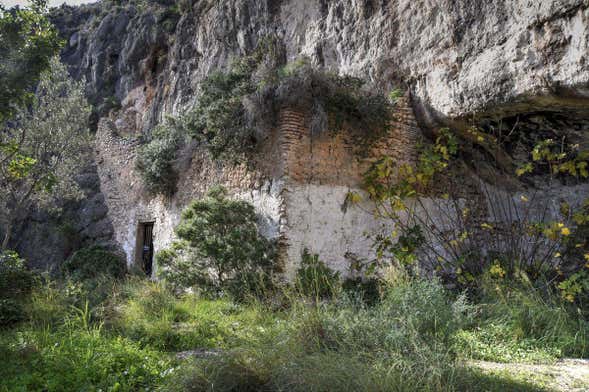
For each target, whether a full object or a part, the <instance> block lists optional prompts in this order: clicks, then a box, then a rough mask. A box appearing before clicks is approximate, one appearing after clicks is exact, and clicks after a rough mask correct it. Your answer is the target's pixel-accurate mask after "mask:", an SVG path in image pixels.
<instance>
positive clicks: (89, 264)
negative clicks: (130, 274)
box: [61, 246, 127, 281]
mask: <svg viewBox="0 0 589 392" xmlns="http://www.w3.org/2000/svg"><path fill="white" fill-rule="evenodd" d="M61 269H62V271H63V273H64V274H65V275H66V276H68V277H70V278H72V279H74V280H76V281H88V280H92V279H97V278H99V277H100V276H108V277H109V278H114V279H121V278H122V277H123V276H124V275H125V273H126V271H127V267H126V265H125V261H124V260H123V259H122V258H121V257H119V256H118V255H115V254H114V253H112V252H109V251H108V250H106V249H104V248H102V247H99V246H91V247H89V248H84V249H81V250H79V251H77V252H75V253H74V254H73V255H72V256H71V257H70V258H69V259H67V260H66V261H65V262H64V263H63V264H62V266H61Z"/></svg>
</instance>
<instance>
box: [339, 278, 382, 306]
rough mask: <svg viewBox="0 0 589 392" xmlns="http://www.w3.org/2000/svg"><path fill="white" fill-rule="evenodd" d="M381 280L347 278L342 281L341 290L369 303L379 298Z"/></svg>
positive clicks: (371, 303)
mask: <svg viewBox="0 0 589 392" xmlns="http://www.w3.org/2000/svg"><path fill="white" fill-rule="evenodd" d="M381 288H382V282H381V281H380V280H379V279H377V278H369V279H363V278H347V279H345V280H344V281H343V283H342V290H343V291H344V292H345V293H347V294H348V295H350V296H353V297H356V298H359V299H360V300H362V301H363V302H365V303H366V304H369V305H374V304H376V303H377V302H379V301H380V299H381Z"/></svg>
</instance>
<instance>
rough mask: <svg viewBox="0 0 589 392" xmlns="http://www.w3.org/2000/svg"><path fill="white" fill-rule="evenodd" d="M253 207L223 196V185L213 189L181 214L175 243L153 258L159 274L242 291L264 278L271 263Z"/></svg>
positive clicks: (186, 282)
mask: <svg viewBox="0 0 589 392" xmlns="http://www.w3.org/2000/svg"><path fill="white" fill-rule="evenodd" d="M256 221H257V219H256V214H255V211H254V207H253V206H252V205H251V204H250V203H248V202H246V201H243V200H232V199H229V198H227V194H226V191H225V189H223V188H221V187H216V188H213V189H212V190H211V191H209V193H208V194H207V197H206V198H204V199H201V200H196V201H194V202H192V204H190V205H189V206H188V207H187V208H186V209H185V210H184V211H183V213H182V219H181V221H180V224H179V225H178V227H177V228H176V234H177V236H178V238H179V239H180V241H176V242H175V243H174V244H173V245H172V249H171V250H164V251H161V252H159V253H158V255H157V256H156V259H157V262H158V265H159V266H160V267H162V270H161V272H160V275H161V276H162V277H163V278H164V279H166V280H167V281H168V282H170V283H172V284H174V285H176V286H179V287H180V288H188V287H195V286H199V287H200V288H201V289H204V290H208V291H214V292H219V291H222V290H225V289H227V290H229V291H230V292H231V293H232V294H234V295H237V296H240V295H243V293H242V292H241V291H248V290H251V289H252V288H253V287H252V286H253V285H255V284H257V283H259V281H260V280H261V279H262V280H263V279H265V278H267V277H268V276H269V275H268V274H267V273H268V272H270V271H271V269H272V267H273V263H272V261H273V249H272V246H271V244H270V242H269V241H268V240H267V239H266V238H264V237H263V236H262V235H260V233H259V231H258V227H257V224H256Z"/></svg>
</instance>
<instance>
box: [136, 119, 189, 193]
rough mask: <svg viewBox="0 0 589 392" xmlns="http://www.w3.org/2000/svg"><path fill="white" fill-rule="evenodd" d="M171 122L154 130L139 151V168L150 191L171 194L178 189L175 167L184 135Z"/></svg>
mask: <svg viewBox="0 0 589 392" xmlns="http://www.w3.org/2000/svg"><path fill="white" fill-rule="evenodd" d="M172 124H173V123H172V122H170V124H168V125H167V126H164V125H160V126H158V127H156V128H155V129H154V130H153V133H152V136H151V140H150V141H149V142H148V143H147V144H144V145H143V146H141V147H140V148H139V150H138V152H137V169H138V170H139V172H140V173H141V176H142V178H143V183H144V184H145V187H146V188H147V190H148V191H150V192H152V193H156V194H157V193H161V194H164V195H171V194H173V193H174V192H175V191H176V182H177V180H178V172H177V169H176V168H175V167H174V161H175V160H176V157H177V153H178V150H179V149H180V148H182V146H183V145H184V137H183V136H182V135H181V134H180V133H179V132H178V130H177V129H176V128H175V127H174V126H173V125H172Z"/></svg>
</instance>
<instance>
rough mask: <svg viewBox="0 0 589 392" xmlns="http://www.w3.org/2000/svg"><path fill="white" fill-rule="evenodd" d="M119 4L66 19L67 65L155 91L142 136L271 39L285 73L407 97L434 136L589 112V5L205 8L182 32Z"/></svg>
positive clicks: (92, 80) (247, 4)
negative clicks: (348, 81) (444, 123)
mask: <svg viewBox="0 0 589 392" xmlns="http://www.w3.org/2000/svg"><path fill="white" fill-rule="evenodd" d="M109 4H110V3H108V2H104V3H103V4H98V5H90V6H85V7H81V8H63V9H61V11H60V12H61V16H60V17H56V18H55V21H56V23H57V25H58V27H59V28H60V30H61V31H62V32H63V34H64V35H65V37H66V38H67V41H68V45H67V48H66V49H65V51H64V60H65V61H66V62H67V63H68V64H70V66H71V68H72V70H73V72H74V75H76V76H85V77H86V78H87V80H88V82H89V92H90V93H91V94H93V95H101V97H102V98H103V99H104V98H107V97H106V94H110V93H112V94H114V95H115V97H116V98H117V99H118V100H119V101H121V102H122V101H124V100H125V98H126V97H127V96H128V95H129V93H130V92H131V91H133V90H134V89H136V88H137V87H138V86H143V88H144V89H147V90H150V89H152V92H146V93H145V94H143V95H142V96H141V97H137V98H135V99H136V100H137V99H140V100H145V101H146V102H145V104H144V105H143V106H144V112H145V113H144V117H145V121H144V122H143V124H141V125H144V124H147V125H148V126H150V125H153V122H154V121H156V120H157V119H158V118H161V115H162V113H172V112H175V111H178V110H180V108H181V107H182V106H183V104H185V103H186V102H188V101H191V100H193V99H194V98H195V91H196V90H197V88H198V85H199V82H200V81H201V80H202V79H203V77H204V76H206V75H207V74H208V73H209V72H211V71H213V70H216V69H219V68H224V67H226V66H227V65H228V64H229V63H230V61H231V59H232V58H234V57H236V56H240V55H243V54H245V53H248V52H250V51H251V50H252V49H253V48H255V46H256V44H257V43H258V42H259V40H260V39H261V38H262V37H264V36H267V35H269V34H272V35H275V36H277V37H279V38H280V39H281V40H282V42H283V43H284V46H285V49H286V59H287V61H292V60H295V59H297V58H298V57H300V56H307V57H309V58H311V59H312V61H313V62H314V63H315V64H317V65H319V66H322V67H325V68H328V69H329V70H332V71H336V72H340V73H345V74H352V75H355V76H359V77H362V78H364V79H368V80H370V81H371V82H372V84H373V86H374V88H377V89H381V90H383V91H386V90H388V89H390V88H392V87H393V86H401V87H404V88H407V89H409V90H410V91H411V92H412V95H413V97H414V100H415V104H416V108H417V109H418V113H419V114H420V119H421V120H422V121H423V122H424V123H425V124H428V125H433V124H434V122H435V121H440V120H445V119H455V118H465V117H467V116H472V115H473V114H477V113H485V114H492V115H494V116H506V115H512V114H514V113H517V112H529V111H532V110H538V109H550V110H554V109H575V110H583V111H585V110H586V107H587V102H586V100H587V99H589V85H588V83H589V63H588V61H589V58H588V56H589V55H588V49H589V2H588V1H587V0H542V1H541V0H536V1H529V0H516V1H512V0H494V1H489V2H480V1H473V0H459V1H450V0H439V1H424V2H415V1H412V0H396V1H393V0H379V1H377V0H336V1H311V0H290V1H289V0H281V1H274V0H272V1H270V0H265V1H257V0H256V1H254V0H237V1H234V0H225V1H205V0H201V1H192V5H185V6H184V8H183V9H181V10H178V15H177V17H178V18H179V20H178V23H177V24H175V27H174V28H172V27H171V26H172V25H174V23H175V17H173V18H171V20H173V21H174V22H170V23H168V24H167V25H166V24H165V23H164V22H165V20H168V19H165V18H166V17H164V16H162V15H168V14H165V9H166V7H165V6H164V7H163V8H162V7H161V6H160V7H155V6H153V7H152V8H147V9H143V10H140V9H138V8H137V7H136V6H133V5H129V6H127V7H124V8H123V7H112V6H111V7H110V8H109V6H108V5H109ZM164 25H165V26H167V28H168V31H166V30H165V29H164V28H163V27H162V26H164ZM76 26H78V27H76ZM99 101H100V100H99V99H97V102H99ZM127 105H128V106H133V105H132V104H131V102H128V103H127Z"/></svg>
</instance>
